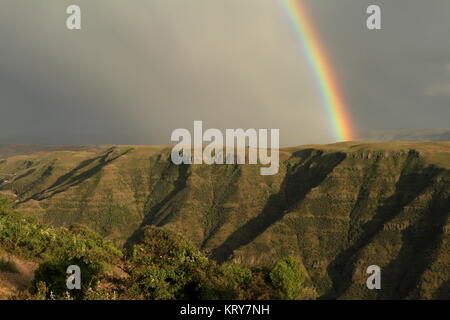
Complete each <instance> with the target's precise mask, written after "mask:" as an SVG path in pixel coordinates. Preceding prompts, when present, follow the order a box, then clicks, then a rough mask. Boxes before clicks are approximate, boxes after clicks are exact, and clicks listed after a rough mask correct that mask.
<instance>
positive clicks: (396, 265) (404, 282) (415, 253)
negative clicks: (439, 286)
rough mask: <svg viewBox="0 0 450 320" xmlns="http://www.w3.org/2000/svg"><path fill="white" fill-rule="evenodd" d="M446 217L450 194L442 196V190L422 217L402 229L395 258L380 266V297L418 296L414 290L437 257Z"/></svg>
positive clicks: (434, 197) (400, 297)
mask: <svg viewBox="0 0 450 320" xmlns="http://www.w3.org/2000/svg"><path fill="white" fill-rule="evenodd" d="M449 216H450V197H448V196H447V197H446V196H445V191H443V192H442V191H441V192H436V193H435V194H434V195H433V198H432V200H431V204H430V207H429V209H428V210H427V211H426V213H425V214H424V215H423V217H422V218H421V219H420V220H419V221H418V222H417V223H415V224H414V225H412V226H410V227H409V228H407V229H405V230H404V231H403V237H402V242H403V246H402V248H401V249H400V252H399V254H398V256H397V258H396V259H395V260H394V261H392V262H391V263H390V264H389V265H387V266H386V267H384V268H383V274H384V277H383V283H384V288H383V290H382V291H381V292H380V296H381V298H386V299H405V298H411V299H419V298H420V296H419V295H418V294H419V293H418V292H415V291H414V289H415V288H417V287H418V285H419V283H420V278H421V276H422V274H423V273H424V272H425V271H426V270H427V269H428V268H429V267H430V266H431V264H432V263H433V261H434V260H435V259H436V255H437V254H438V252H439V248H440V247H441V244H442V236H443V235H444V226H445V225H446V223H447V219H448V217H449ZM441 271H442V272H443V273H445V272H446V271H445V270H441ZM447 272H448V271H447Z"/></svg>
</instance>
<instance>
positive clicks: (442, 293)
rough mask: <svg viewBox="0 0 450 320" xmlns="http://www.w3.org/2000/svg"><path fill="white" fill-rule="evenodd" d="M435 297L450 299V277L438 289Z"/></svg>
mask: <svg viewBox="0 0 450 320" xmlns="http://www.w3.org/2000/svg"><path fill="white" fill-rule="evenodd" d="M434 299H441V300H450V279H448V280H447V281H446V282H444V283H443V284H442V285H441V286H440V287H439V289H437V290H436V294H435V297H434Z"/></svg>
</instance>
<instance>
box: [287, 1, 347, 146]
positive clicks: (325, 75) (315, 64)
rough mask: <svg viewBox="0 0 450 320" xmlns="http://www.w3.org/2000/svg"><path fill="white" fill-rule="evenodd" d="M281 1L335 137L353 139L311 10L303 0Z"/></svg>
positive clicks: (344, 107) (343, 104) (343, 105)
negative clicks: (309, 11)
mask: <svg viewBox="0 0 450 320" xmlns="http://www.w3.org/2000/svg"><path fill="white" fill-rule="evenodd" d="M279 1H280V3H281V5H282V7H283V8H284V10H285V11H286V13H287V15H288V17H289V20H290V21H291V24H292V28H293V29H294V30H295V34H296V36H297V37H298V38H299V41H300V43H301V44H302V47H303V50H304V52H305V54H306V56H307V58H308V61H309V64H310V65H311V67H312V69H313V73H314V75H315V77H316V80H317V83H318V85H319V89H320V92H321V94H322V98H323V100H324V103H325V105H326V108H327V113H328V117H329V119H330V122H331V124H332V126H333V131H334V133H335V138H336V140H338V141H348V140H352V138H353V128H352V125H351V120H350V116H349V114H348V111H347V107H346V105H345V103H344V100H343V98H342V95H341V93H340V89H339V86H338V84H337V82H336V79H335V76H334V72H333V69H332V68H331V65H330V63H329V60H328V58H327V57H326V55H325V51H324V50H323V48H322V46H321V44H320V42H319V38H318V36H317V35H316V33H315V32H314V28H313V25H312V23H311V20H310V19H309V16H308V12H307V11H306V9H305V7H304V5H303V4H302V1H303V0H279Z"/></svg>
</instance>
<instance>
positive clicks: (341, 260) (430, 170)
mask: <svg viewBox="0 0 450 320" xmlns="http://www.w3.org/2000/svg"><path fill="white" fill-rule="evenodd" d="M442 170H443V169H440V168H437V167H435V166H428V167H423V164H422V163H421V161H420V159H419V155H418V153H417V152H415V151H410V153H409V154H408V157H407V159H406V160H405V165H404V167H403V170H402V172H401V174H400V178H399V181H398V182H397V184H396V189H395V192H394V194H393V195H392V196H391V197H389V198H387V199H386V200H385V201H384V203H383V204H382V205H381V206H380V207H378V208H377V210H376V213H375V215H374V217H373V219H372V220H370V221H368V222H366V223H365V224H364V225H363V226H362V232H361V235H360V236H359V237H358V239H357V240H356V241H355V243H354V244H353V245H351V246H350V247H349V248H348V249H346V250H344V251H343V252H342V253H340V254H339V255H338V256H337V257H336V258H335V260H334V261H332V262H331V263H330V265H329V266H328V268H327V270H328V274H329V276H330V278H331V280H332V283H333V285H332V288H331V289H330V290H329V291H328V292H326V293H325V294H324V295H323V296H322V297H321V299H337V298H339V297H340V296H341V295H342V294H343V293H344V292H345V291H346V290H347V289H348V288H349V287H350V285H351V283H352V275H353V273H354V271H355V263H356V261H357V259H358V253H359V252H360V250H361V249H363V248H364V247H366V246H367V245H368V244H369V243H370V242H371V241H372V240H373V239H374V238H375V236H376V235H377V234H378V233H379V232H381V231H382V230H383V228H384V225H385V224H386V223H388V222H389V221H391V220H392V219H394V218H395V217H396V216H397V215H398V214H400V213H401V212H402V211H403V209H404V208H405V206H407V205H408V204H410V203H411V202H412V201H413V200H414V199H416V198H417V197H418V196H419V195H420V194H422V193H423V192H424V191H425V190H426V189H427V188H428V187H430V186H431V185H432V184H433V183H434V178H435V177H436V176H437V175H438V174H439V173H440V172H441V171H442Z"/></svg>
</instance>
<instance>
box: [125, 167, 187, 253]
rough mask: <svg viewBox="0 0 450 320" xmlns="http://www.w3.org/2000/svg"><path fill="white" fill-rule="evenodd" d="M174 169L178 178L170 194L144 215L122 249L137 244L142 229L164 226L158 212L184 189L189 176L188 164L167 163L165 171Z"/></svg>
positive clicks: (164, 174)
mask: <svg viewBox="0 0 450 320" xmlns="http://www.w3.org/2000/svg"><path fill="white" fill-rule="evenodd" d="M174 167H176V168H177V170H178V176H177V179H176V180H175V181H174V182H173V189H172V191H171V192H169V193H168V194H167V195H166V196H164V197H163V199H162V200H161V201H159V202H157V203H156V204H155V205H153V206H152V207H151V208H150V209H149V210H148V211H147V213H146V214H145V217H144V220H143V221H142V223H141V225H140V226H139V228H137V229H136V231H134V233H133V234H132V235H131V236H130V237H129V238H128V239H127V241H126V242H125V245H124V247H125V248H126V249H129V248H131V246H133V245H134V244H135V243H137V242H139V240H140V239H141V237H142V235H143V228H144V227H145V226H148V225H163V224H164V222H165V221H164V217H158V216H157V215H158V213H160V210H161V209H162V208H163V207H164V206H165V205H166V204H167V203H168V202H169V201H170V200H171V199H173V198H174V197H175V196H176V195H177V194H178V193H179V192H180V191H182V190H183V189H184V188H185V187H186V182H187V179H188V178H189V176H190V170H189V168H190V165H188V164H181V165H175V164H173V163H172V161H168V167H167V168H166V170H165V171H168V170H171V169H173V168H174ZM166 173H167V172H163V174H162V175H161V179H164V177H165V176H166ZM158 219H159V220H161V221H159V223H155V220H158Z"/></svg>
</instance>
